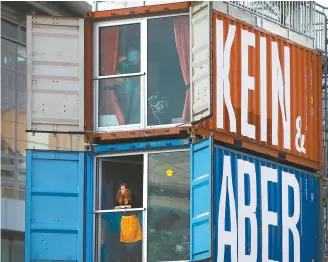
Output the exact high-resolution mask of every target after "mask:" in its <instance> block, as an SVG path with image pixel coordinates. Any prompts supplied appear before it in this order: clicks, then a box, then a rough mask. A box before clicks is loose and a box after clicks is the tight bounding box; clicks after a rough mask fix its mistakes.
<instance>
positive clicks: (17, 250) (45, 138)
mask: <svg viewBox="0 0 328 262" xmlns="http://www.w3.org/2000/svg"><path fill="white" fill-rule="evenodd" d="M88 11H91V5H90V4H89V3H87V2H5V3H4V2H2V3H1V261H3V262H11V261H17V262H18V261H23V260H24V231H25V181H26V175H25V174H26V163H25V156H26V153H25V150H26V149H28V148H35V149H50V150H81V149H83V146H84V138H83V136H78V135H52V134H32V133H26V132H25V130H26V96H27V84H26V83H27V81H26V71H27V67H26V59H27V58H26V25H25V24H26V15H27V14H33V13H34V14H38V15H52V16H61V15H64V16H73V17H83V14H84V13H85V12H88Z"/></svg>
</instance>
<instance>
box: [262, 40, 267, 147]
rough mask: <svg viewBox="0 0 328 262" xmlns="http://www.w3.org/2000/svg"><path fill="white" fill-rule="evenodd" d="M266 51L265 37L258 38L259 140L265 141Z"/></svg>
mask: <svg viewBox="0 0 328 262" xmlns="http://www.w3.org/2000/svg"><path fill="white" fill-rule="evenodd" d="M266 56H267V51H266V38H265V37H261V38H260V83H261V102H260V103H261V141H263V142H266V141H267V137H268V135H267V118H268V114H267V57H266Z"/></svg>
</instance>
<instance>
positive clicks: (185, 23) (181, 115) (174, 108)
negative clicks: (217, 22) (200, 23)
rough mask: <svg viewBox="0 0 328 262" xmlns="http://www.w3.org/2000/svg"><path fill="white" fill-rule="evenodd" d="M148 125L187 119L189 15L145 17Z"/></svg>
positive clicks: (186, 120) (178, 121)
mask: <svg viewBox="0 0 328 262" xmlns="http://www.w3.org/2000/svg"><path fill="white" fill-rule="evenodd" d="M147 30H148V37H147V52H148V55H147V59H148V61H147V62H148V74H147V81H148V82H147V83H148V92H147V94H148V99H147V100H148V103H147V110H148V114H147V116H148V119H147V124H148V126H155V125H169V124H175V123H180V122H188V121H189V115H190V113H189V104H188V103H189V87H190V72H189V63H190V48H189V17H188V16H177V17H165V18H156V19H149V20H148V27H147Z"/></svg>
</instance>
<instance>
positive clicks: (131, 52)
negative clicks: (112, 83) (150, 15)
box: [99, 24, 140, 76]
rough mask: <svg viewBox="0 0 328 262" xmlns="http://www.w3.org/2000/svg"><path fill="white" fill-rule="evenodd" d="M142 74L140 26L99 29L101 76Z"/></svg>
mask: <svg viewBox="0 0 328 262" xmlns="http://www.w3.org/2000/svg"><path fill="white" fill-rule="evenodd" d="M137 72H140V24H129V25H121V26H110V27H102V28H100V29H99V75H101V76H103V75H116V74H128V73H137Z"/></svg>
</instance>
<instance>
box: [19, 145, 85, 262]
mask: <svg viewBox="0 0 328 262" xmlns="http://www.w3.org/2000/svg"><path fill="white" fill-rule="evenodd" d="M26 163H27V167H26V172H27V174H26V177H27V181H26V208H25V262H31V261H64V260H65V261H78V262H82V261H83V217H84V201H83V199H84V153H78V152H74V153H73V152H59V151H41V150H40V151H38V150H28V151H27V154H26Z"/></svg>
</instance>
